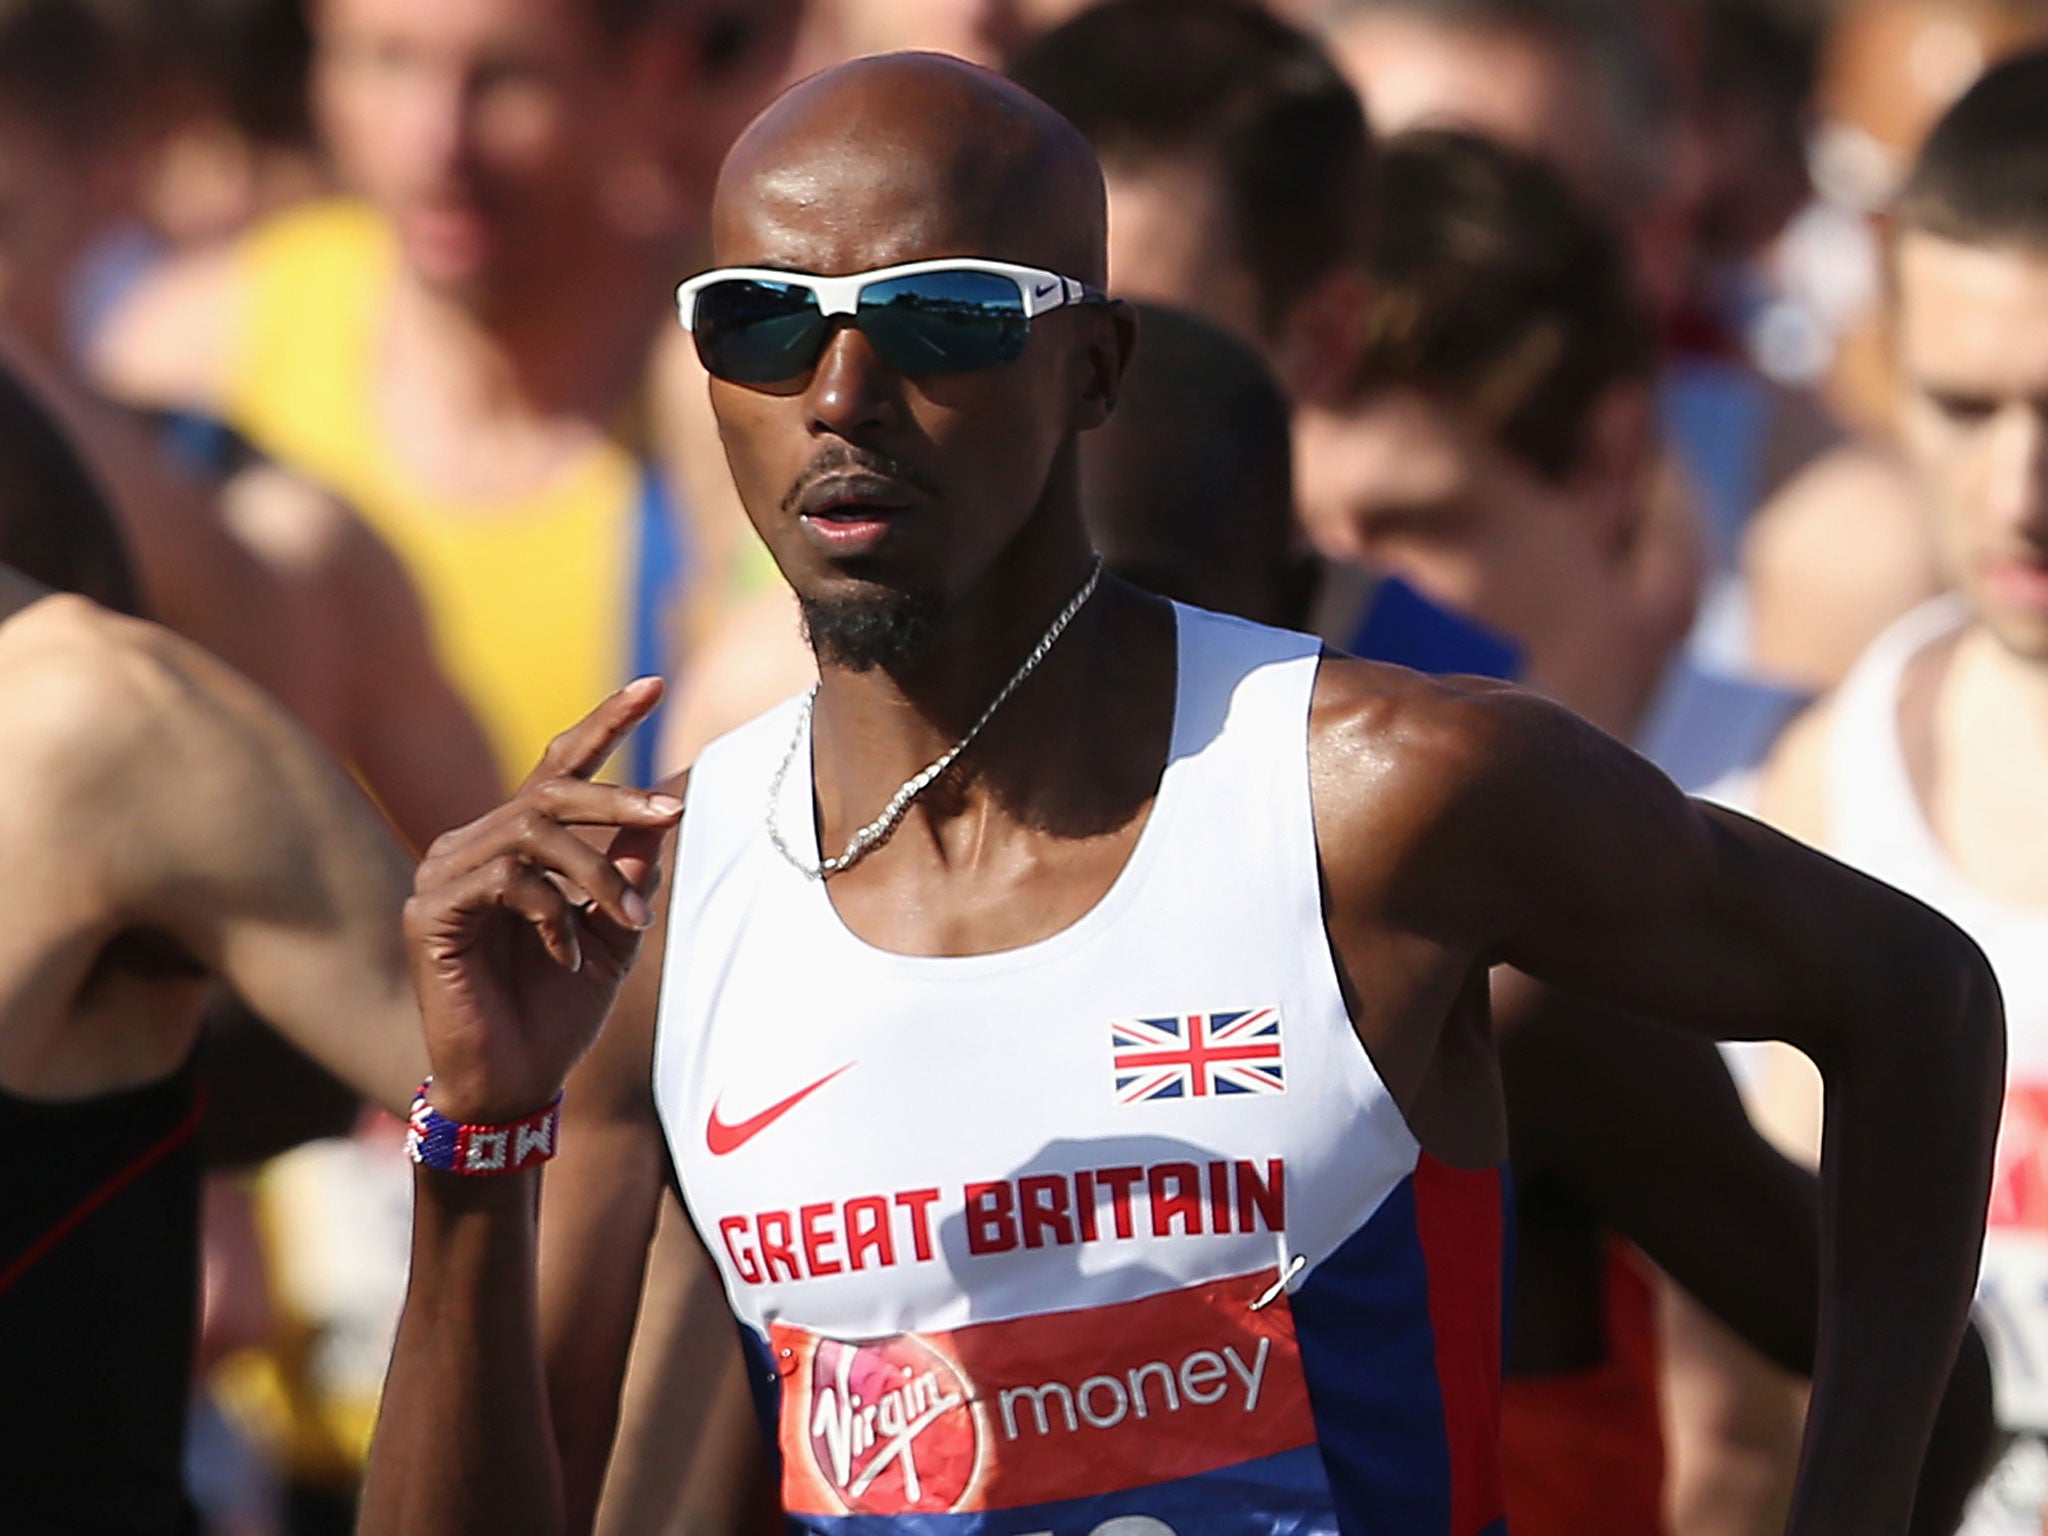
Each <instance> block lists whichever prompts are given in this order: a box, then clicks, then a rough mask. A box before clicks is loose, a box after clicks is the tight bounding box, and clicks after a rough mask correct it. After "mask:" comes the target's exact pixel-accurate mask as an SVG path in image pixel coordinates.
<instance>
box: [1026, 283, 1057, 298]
mask: <svg viewBox="0 0 2048 1536" xmlns="http://www.w3.org/2000/svg"><path fill="white" fill-rule="evenodd" d="M1059 287H1060V285H1059V284H1058V283H1047V284H1046V285H1045V286H1044V287H1043V288H1041V289H1039V290H1038V291H1037V292H1036V293H1034V294H1032V297H1033V298H1035V299H1042V298H1044V297H1045V296H1046V295H1047V294H1048V293H1057V292H1059Z"/></svg>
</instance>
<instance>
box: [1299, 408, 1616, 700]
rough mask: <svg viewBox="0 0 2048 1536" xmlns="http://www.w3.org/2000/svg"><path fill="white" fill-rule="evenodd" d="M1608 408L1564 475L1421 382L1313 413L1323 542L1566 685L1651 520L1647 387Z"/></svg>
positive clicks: (1309, 423) (1307, 509) (1302, 483)
mask: <svg viewBox="0 0 2048 1536" xmlns="http://www.w3.org/2000/svg"><path fill="white" fill-rule="evenodd" d="M1593 415H1594V418H1595V424H1594V426H1593V428H1592V431H1591V433H1590V434H1589V436H1590V439H1591V440H1590V441H1589V444H1588V447H1587V451H1586V454H1585V456H1584V462H1583V464H1582V466H1581V467H1580V468H1579V469H1578V470H1576V471H1575V472H1573V473H1572V474H1571V475H1570V476H1568V477H1567V478H1565V479H1563V480H1552V479H1550V478H1548V477H1546V476H1544V475H1542V474H1540V473H1538V472H1537V470H1536V469H1535V468H1533V467H1532V466H1530V465H1529V464H1527V463H1525V462H1524V461H1523V460H1522V459H1520V458H1518V457H1517V456H1515V455H1514V454H1513V453H1511V452H1510V451H1509V450H1508V449H1507V448H1505V447H1503V446H1502V445H1501V444H1500V443H1499V442H1497V441H1496V440H1495V439H1494V438H1493V437H1492V436H1491V435H1490V434H1489V433H1487V432H1486V431H1485V430H1484V429H1483V428H1482V427H1481V426H1480V425H1479V424H1477V423H1475V422H1474V421H1473V420H1471V419H1470V417H1469V415H1468V414H1467V413H1466V412H1464V411H1461V410H1459V409H1457V408H1455V407H1452V406H1449V405H1445V404H1442V403H1439V402H1438V401H1436V400H1434V399H1432V398H1431V397H1429V396H1428V395H1426V394H1424V393H1422V392H1420V391H1417V390H1412V389H1406V388H1401V389H1393V390H1388V391H1384V392H1380V393H1376V394H1372V395H1369V396H1367V397H1366V398H1365V399H1364V400H1363V401H1361V402H1359V403H1358V404H1356V405H1354V406H1352V407H1350V408H1348V409H1346V410H1343V411H1313V412H1309V413H1307V414H1306V415H1305V416H1304V417H1303V418H1302V420H1301V422H1300V426H1299V429H1298V431H1297V435H1296V456H1295V480H1296V487H1297V494H1298V496H1299V500H1300V506H1301V514H1302V518H1303V522H1304V524H1305V526H1306V528H1307V530H1308V534H1309V538H1310V539H1311V540H1312V541H1313V542H1314V543H1315V545H1316V547H1317V549H1318V550H1319V551H1320V552H1321V553H1322V554H1323V555H1325V556H1326V557H1328V558H1330V559H1333V560H1337V561H1341V562H1344V563H1347V564H1352V565H1363V566H1366V567H1369V568H1371V569H1374V570H1379V571H1384V572H1387V573H1389V574H1391V575H1396V576H1399V577H1401V578H1402V579H1403V580H1405V581H1407V582H1408V583H1409V584H1410V585H1411V586H1414V587H1415V588H1417V589H1418V590H1420V591H1421V592H1423V593H1424V594H1426V595H1427V596H1429V597H1430V598H1432V599H1434V600H1435V601H1437V602H1439V603H1441V604H1443V605H1444V606H1446V607H1449V608H1453V609H1456V610H1458V611H1459V612H1462V613H1465V614H1468V615H1470V616H1471V617H1473V618H1475V619H1477V620H1479V621H1480V622H1481V623H1483V624H1486V625H1488V626H1489V627H1491V628H1493V629H1495V630H1497V631H1499V632H1500V633H1501V634H1504V635H1506V636H1508V637H1509V638H1510V639H1512V640H1514V641H1515V642H1516V643H1518V644H1519V645H1521V646H1522V647H1523V648H1524V650H1525V651H1526V652H1527V653H1528V657H1529V675H1530V680H1531V681H1532V682H1534V683H1535V684H1536V685H1537V686H1539V687H1546V688H1550V689H1552V690H1556V689H1557V688H1558V686H1559V684H1560V682H1561V680H1562V679H1564V678H1566V677H1568V676H1571V675H1573V674H1574V673H1575V670H1576V668H1577V667H1578V665H1580V657H1579V652H1580V651H1581V650H1582V649H1583V643H1584V641H1585V638H1586V635H1587V620H1588V618H1589V617H1591V616H1594V615H1597V614H1600V613H1601V612H1602V611H1603V608H1604V606H1605V605H1610V604H1611V603H1613V602H1618V601H1621V600H1622V594H1623V591H1624V589H1625V585H1626V583H1627V582H1628V580H1629V572H1630V566H1629V556H1630V550H1631V548H1632V546H1633V543H1634V538H1635V534H1636V532H1637V530H1638V526H1639V519H1640V516H1641V512H1640V501H1639V491H1640V479H1641V465H1642V462H1643V454H1644V452H1645V451H1646V443H1645V438H1646V435H1647V426H1646V416H1645V412H1644V410H1643V408H1642V405H1641V401H1640V396H1639V393H1638V392H1636V391H1628V390H1616V391H1615V392H1614V394H1613V398H1612V399H1611V401H1609V402H1607V403H1605V404H1604V405H1603V406H1601V407H1596V409H1595V411H1594V413H1593ZM1599 632H1600V633H1605V630H1604V629H1603V630H1601V631H1599Z"/></svg>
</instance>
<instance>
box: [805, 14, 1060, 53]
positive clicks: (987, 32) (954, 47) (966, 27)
mask: <svg viewBox="0 0 2048 1536" xmlns="http://www.w3.org/2000/svg"><path fill="white" fill-rule="evenodd" d="M1040 3H1041V4H1043V3H1046V0H1040ZM831 5H832V15H831V17H830V19H831V20H832V21H834V22H836V24H837V25H836V31H837V33H838V37H837V39H836V46H837V51H838V54H839V56H840V57H842V58H858V57H860V56H862V55H865V54H871V53H897V52H901V51H904V50H916V51H919V52H926V53H950V54H955V55H957V56H958V57H960V58H963V59H972V60H973V61H974V62H975V63H977V64H986V65H989V66H991V67H993V66H996V65H999V64H1001V62H1002V59H1003V55H1004V54H1006V53H1007V52H1009V50H1010V49H1012V48H1014V47H1016V46H1017V44H1018V43H1020V42H1022V41H1023V39H1024V36H1025V32H1026V28H1027V26H1029V25H1030V24H1031V23H1032V22H1035V21H1038V20H1039V18H1037V17H1035V16H1032V15H1030V14H1029V12H1030V11H1031V10H1032V9H1033V6H1032V0H831Z"/></svg>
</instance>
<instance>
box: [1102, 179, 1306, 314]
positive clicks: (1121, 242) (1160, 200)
mask: <svg viewBox="0 0 2048 1536" xmlns="http://www.w3.org/2000/svg"><path fill="white" fill-rule="evenodd" d="M1103 179H1104V181H1105V182H1106V184H1107V185H1108V188H1109V282H1110V286H1111V287H1112V288H1113V289H1115V290H1116V292H1117V293H1118V294H1119V295H1121V296H1122V297H1124V298H1129V299H1137V300H1143V301H1149V302H1152V303H1158V304H1166V305H1170V306H1172V307H1173V308H1175V309H1183V310H1186V311H1187V312H1188V313H1190V314H1194V315H1199V316H1201V317H1202V318H1203V319H1204V320H1207V321H1208V322H1209V323H1210V324H1212V325H1214V326H1217V327H1218V328H1220V329H1222V330H1225V331H1228V332H1230V333H1231V334H1232V335H1233V336H1235V337H1237V338H1238V340H1240V341H1242V342H1244V343H1245V344H1246V345H1248V346H1251V347H1253V348H1256V349H1258V350H1259V351H1261V352H1270V350H1271V348H1270V346H1269V345H1268V343H1269V340H1270V338H1269V337H1267V335H1266V334H1265V332H1266V326H1265V323H1264V320H1263V317H1262V316H1261V315H1260V312H1259V292H1258V285H1257V284H1256V283H1255V282H1254V280H1253V278H1252V274H1251V272H1250V270H1249V269H1248V268H1247V267H1246V266H1245V265H1244V264H1243V262H1242V261H1240V260H1239V259H1238V257H1237V255H1236V252H1235V250H1234V245H1235V240H1234V237H1233V235H1232V232H1231V229H1230V220H1229V217H1228V213H1227V211H1226V209H1225V206H1224V198H1223V189H1222V188H1221V187H1220V186H1219V185H1218V184H1217V179H1216V176H1215V174H1214V173H1213V172H1211V171H1210V170H1209V169H1208V168H1207V167H1205V166H1203V165H1201V164H1199V163H1197V162H1195V161H1193V160H1179V161H1168V160H1155V161H1151V162H1149V163H1147V164H1145V165H1142V166H1125V165H1118V164H1117V163H1116V162H1115V161H1111V162H1110V163H1109V164H1107V165H1105V166H1104V167H1103Z"/></svg>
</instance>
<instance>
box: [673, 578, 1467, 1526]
mask: <svg viewBox="0 0 2048 1536" xmlns="http://www.w3.org/2000/svg"><path fill="white" fill-rule="evenodd" d="M1176 623H1177V626H1178V633H1179V642H1178V655H1179V670H1178V684H1177V700H1176V710H1175V718H1174V728H1173V738H1172V748H1171V752H1170V758H1169V762H1168V765H1167V768H1166V771H1165V774H1164V777H1163V779H1162V781H1161V785H1160V789H1159V794H1158V798H1157V800H1156V802H1155V803H1154V806H1153V809H1152V811H1151V814H1150V817H1149V820H1148V821H1147V823H1146V825H1145V826H1144V828H1143V830H1142V832H1141V834H1140V836H1139V838H1138V840H1137V843H1136V846H1135V849H1134V851H1133V852H1132V854H1131V856H1130V859H1129V862H1128V864H1127V865H1126V867H1125V868H1124V870H1123V871H1122V873H1121V874H1120V875H1119V876H1118V878H1117V879H1116V881H1115V882H1114V884H1113V885H1112V886H1111V888H1110V890H1109V891H1108V893H1107V894H1106V895H1104V896H1103V898H1102V899H1101V901H1100V902H1099V903H1098V904H1097V905H1096V906H1095V907H1094V908H1093V909H1092V910H1091V911H1089V912H1088V913H1087V914H1085V915H1084V916H1083V917H1081V918H1080V919H1079V920H1078V921H1077V922H1075V923H1074V924H1073V925H1072V926H1071V927H1069V928H1067V929H1065V930H1064V931H1062V932H1060V933H1057V934H1055V935H1053V936H1051V937H1049V938H1047V939H1044V940H1042V941H1040V942H1037V943H1033V944H1030V945H1026V946H1024V947H1022V948H1019V949H1015V950H1009V951H1005V952H1001V953H995V954H984V955H975V956H969V957H962V958H951V959H946V958H929V957H915V956H906V955H899V954H893V953H888V952H885V951H882V950H879V949H876V948H874V947H873V946H871V945H869V944H867V943H865V942H864V941H862V940H861V939H860V938H858V937H856V936H855V935H854V934H853V933H852V932H850V931H849V930H848V929H847V928H846V926H845V925H844V924H843V923H842V922H841V921H840V919H839V916H838V914H837V912H836V910H835V909H834V907H833V905H832V902H831V899H830V897H829V895H828V893H827V890H826V887H825V886H824V885H823V884H822V883H818V882H813V881H810V880H807V879H805V878H804V877H803V876H802V875H801V874H799V873H798V872H797V871H796V870H795V869H793V868H792V867H791V866H790V865H789V864H788V863H786V862H785V861H784V860H783V859H782V858H781V857H779V856H778V855H777V854H776V852H775V851H774V849H773V848H772V847H771V845H770V843H769V841H768V838H767V835H766V832H765V830H764V825H763V822H764V809H765V804H766V794H767V786H768V783H769V781H770V779H771V777H772V776H773V774H774V771H775V768H776V765H777V764H778V762H779V761H780V760H781V758H782V755H783V753H784V752H785V751H786V750H787V749H788V746H789V743H790V739H791V732H792V731H793V730H794V729H795V727H796V721H797V713H796V707H795V703H794V701H792V702H791V703H790V704H787V705H784V706H782V707H781V708H778V709H776V710H774V711H772V712H771V713H770V714H768V715H766V716H764V717H762V718H761V719H759V720H757V721H755V722H753V723H752V724H750V725H748V726H745V727H743V728H741V729H740V730H739V731H737V732H735V733H733V734H732V735H730V736H728V737H726V738H724V739H723V740H721V741H719V742H717V743H714V744H713V745H712V746H711V747H709V748H707V749H706V751H705V753H704V754H703V756H702V758H701V759H700V760H699V762H698V765H697V767H696V769H695V770H694V772H693V774H692V777H691V780H690V787H689V810H688V812H687V813H686V815H685V817H684V820H683V826H682V833H681V843H680V850H679V853H678V857H677V869H676V873H675V890H674V894H673V900H672V910H671V926H670V930H669V941H668V943H669V947H668V956H667V961H666V969H665V976H664V980H663V993H662V999H661V1017H660V1024H659V1029H658V1033H657V1039H656V1046H655V1095H656V1100H657V1103H658V1105H659V1109H660V1113H661V1118H662V1123H663V1126H664V1128H665V1131H666V1134H667V1138H668V1142H669V1146H670V1150H671V1153H672V1156H673V1158H674V1163H675V1167H676V1171H677V1174H678V1176H679V1178H680V1181H681V1186H682V1191H683V1195H684V1198H685V1202H686V1204H687V1206H688V1208H689V1211H690V1213H691V1216H692V1219H693V1220H694V1222H695V1223H696V1226H697V1228H698V1231H699V1232H700V1234H701V1235H702V1238H703V1240H704V1242H705V1245H706V1247H707V1249H708V1250H709V1252H710V1253H711V1255H712V1257H713V1259H714V1260H715V1262H716V1263H717V1265H718V1268H719V1271H720V1273H721V1275H722V1277H723V1280H724V1283H725V1286H726V1290H727V1293H728V1295H729V1297H730V1300H731V1304H732V1308H733V1311H734V1312H735V1314H736V1315H737V1316H738V1318H739V1320H740V1321H741V1323H742V1324H743V1325H744V1326H743V1329H742V1334H743V1338H744V1339H745V1341H746V1343H747V1345H748V1355H749V1365H750V1374H751V1376H752V1378H753V1382H754V1385H755V1388H756V1396H757V1401H758V1402H759V1403H760V1404H761V1406H762V1409H763V1413H764V1420H765V1427H766V1428H767V1429H768V1431H769V1433H770V1434H771V1436H772V1438H773V1440H774V1441H775V1443H776V1446H777V1449H778V1451H779V1454H780V1460H781V1477H782V1493H783V1500H784V1504H785V1507H786V1509H787V1510H788V1512H789V1514H790V1516H791V1518H792V1519H793V1520H795V1521H796V1522H798V1523H799V1524H801V1525H803V1526H804V1527H805V1528H807V1529H811V1530H819V1531H836V1530H839V1529H840V1528H841V1525H842V1522H844V1521H846V1520H848V1519H851V1518H854V1517H863V1516H864V1517H874V1516H884V1517H891V1519H890V1526H891V1529H892V1530H893V1529H903V1530H911V1529H915V1530H916V1531H918V1532H920V1533H925V1532H930V1533H933V1536H940V1533H954V1532H959V1533H963V1536H964V1533H968V1532H980V1531H989V1532H1002V1533H1004V1536H1028V1533H1035V1532H1041V1531H1047V1532H1055V1533H1058V1536H1069V1533H1071V1536H1087V1533H1090V1532H1102V1533H1105V1536H1167V1533H1168V1532H1181V1533H1188V1532H1195V1531H1204V1532H1208V1531H1218V1532H1221V1531H1229V1532H1237V1531H1243V1532H1247V1533H1254V1532H1256V1533H1267V1532H1273V1531H1278V1530H1283V1529H1285V1530H1288V1531H1298V1532H1302V1533H1310V1532H1318V1531H1330V1532H1335V1531H1338V1530H1343V1531H1346V1532H1365V1531H1368V1530H1370V1531H1372V1532H1377V1533H1386V1536H1394V1533H1400V1536H1408V1533H1414V1536H1421V1533H1423V1532H1429V1533H1431V1536H1441V1533H1451V1536H1476V1533H1480V1532H1484V1531H1490V1530H1494V1529H1496V1527H1497V1523H1498V1521H1499V1517H1500V1509H1499V1490H1498V1471H1497V1466H1496V1463H1495V1456H1496V1451H1495V1437H1496V1435H1497V1427H1496V1423H1495V1415H1496V1414H1497V1397H1498V1380H1499V1370H1500V1337H1499V1334H1500V1318H1501V1305H1502V1302H1501V1278H1502V1274H1501V1271H1502V1256H1501V1242H1502V1238H1501V1230H1500V1228H1501V1196H1500V1188H1501V1184H1500V1176H1499V1172H1498V1170H1488V1171H1486V1172H1483V1173H1467V1172H1461V1171H1457V1170H1452V1169H1449V1168H1447V1167H1445V1166H1444V1165H1442V1164H1440V1163H1437V1162H1435V1161H1434V1160H1433V1159H1431V1158H1429V1157H1427V1156H1426V1155H1424V1154H1422V1153H1421V1152H1420V1150H1419V1148H1418V1146H1417V1144H1416V1141H1415V1139H1414V1137H1413V1136H1411V1135H1410V1134H1409V1131H1408V1129H1407V1127H1406V1125H1405V1124H1404V1123H1403V1121H1402V1118H1401V1115H1400V1113H1399V1111H1398V1110H1397V1108H1396V1107H1395V1105H1394V1103H1393V1101H1392V1099H1391V1098H1390V1097H1389V1095H1388V1093H1387V1091H1386V1089H1385V1087H1384V1086H1383V1085H1382V1083H1381V1082H1380V1079H1379V1077H1378V1075H1377V1074H1376V1072H1375V1071H1374V1069H1373V1066H1372V1064H1371V1062H1370V1060H1369V1059H1368V1058H1367V1056H1366V1054H1365V1052H1364V1050H1363V1049H1362V1048H1361V1046H1360V1044H1359V1041H1358V1039H1357V1036H1356V1034H1355V1033H1354V1031H1353V1028H1352V1025H1351V1021H1350V1019H1349V1017H1348V1016H1347V1013H1346V1009H1345V1005H1344V1001H1343V998H1342V996H1341V993H1340V991H1339V986H1338V981H1337V976H1336V972H1335V967H1334V963H1333V961H1332V958H1331V955H1330V951H1329V946H1328V943H1327V940H1326V938H1325V934H1324V929H1323V921H1322V911H1321V902H1320V894H1319V885H1318V870H1317V863H1316V853H1315V839H1314V829H1313V824H1312V819H1311V813H1310V803H1309V782H1308V753H1307V721H1308V709H1309V698H1310V693H1311V690H1312V688H1313V686H1314V682H1315V674H1316V667H1317V656H1318V646H1317V642H1316V641H1314V640H1313V639H1310V638H1307V637H1304V636H1299V635H1293V634H1287V633H1283V632H1281V631H1277V630H1270V629H1264V628H1261V627H1259V626H1256V625H1251V624H1246V623H1242V622H1240V621H1237V620H1234V619H1227V618H1222V617H1218V616H1216V615H1213V614H1207V613H1203V612H1201V611H1199V610H1194V609H1188V608H1177V609H1176ZM809 760H810V751H809V742H808V740H805V741H803V742H801V743H800V744H799V747H798V753H797V761H798V762H799V763H808V762H809ZM785 788H786V797H785V803H784V804H783V805H782V806H781V807H780V808H779V816H780V825H781V827H782V829H783V831H784V835H785V836H786V837H788V838H789V839H790V841H791V844H792V846H793V847H795V848H796V849H797V851H798V852H799V853H800V854H802V855H803V856H805V857H807V858H810V859H813V860H815V858H816V855H817V850H816V843H815V833H814V820H813V809H812V796H811V784H810V776H809V774H808V773H803V772H793V773H791V774H790V775H789V778H788V782H787V784H786V786H785ZM1368 1512H1369V1513H1368ZM1132 1522H1136V1523H1132ZM871 1525H872V1520H871V1519H870V1520H868V1521H865V1522H863V1525H862V1527H861V1528H862V1530H863V1531H865V1530H867V1529H869V1527H870V1526H871ZM846 1529H848V1530H851V1528H850V1527H847V1528H846Z"/></svg>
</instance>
